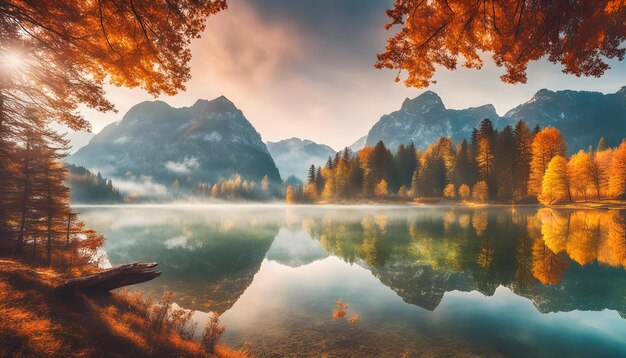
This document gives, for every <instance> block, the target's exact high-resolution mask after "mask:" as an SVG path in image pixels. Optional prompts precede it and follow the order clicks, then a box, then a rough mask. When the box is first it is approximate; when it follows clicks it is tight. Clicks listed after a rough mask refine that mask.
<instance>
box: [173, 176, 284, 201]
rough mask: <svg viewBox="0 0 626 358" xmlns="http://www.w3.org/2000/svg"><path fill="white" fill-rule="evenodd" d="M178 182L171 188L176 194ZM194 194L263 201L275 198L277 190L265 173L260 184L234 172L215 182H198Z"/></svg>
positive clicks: (213, 197)
mask: <svg viewBox="0 0 626 358" xmlns="http://www.w3.org/2000/svg"><path fill="white" fill-rule="evenodd" d="M179 187H180V184H179V183H178V180H176V181H174V183H173V184H172V190H173V192H174V194H175V195H176V194H177V193H178V191H179ZM196 189H197V192H196V194H199V195H200V196H204V197H210V198H212V199H220V200H253V201H264V200H271V199H276V198H278V197H279V196H278V195H279V191H278V189H277V188H276V186H275V185H272V183H271V182H270V179H269V177H268V176H267V175H265V176H264V177H263V179H262V180H261V183H260V184H257V183H256V182H255V181H253V180H250V181H248V180H245V179H242V178H241V175H239V174H235V175H234V176H233V177H232V178H230V179H227V180H219V181H217V182H216V183H198V185H197V187H196Z"/></svg>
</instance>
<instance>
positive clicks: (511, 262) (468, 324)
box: [76, 205, 626, 357]
mask: <svg viewBox="0 0 626 358" xmlns="http://www.w3.org/2000/svg"><path fill="white" fill-rule="evenodd" d="M76 210H77V211H79V212H80V213H81V217H82V218H83V219H84V220H85V222H86V223H87V225H88V226H89V227H91V228H93V229H96V230H97V231H98V232H99V233H101V234H103V235H105V236H106V237H107V238H108V240H107V243H106V246H105V251H106V254H107V257H108V260H109V261H110V263H111V264H112V265H118V264H123V263H128V262H131V261H148V262H150V261H155V262H158V263H159V268H160V270H161V271H162V272H163V274H162V276H161V277H159V278H157V279H155V280H153V281H150V282H147V283H144V284H141V285H138V286H137V288H138V289H140V290H142V291H144V292H146V293H149V294H151V295H152V296H154V297H155V298H158V297H160V296H161V295H162V294H163V292H164V291H167V290H170V291H175V292H176V297H175V301H176V303H177V304H178V305H180V306H181V307H185V308H190V309H194V310H197V311H198V312H196V314H195V315H194V318H195V319H196V320H197V321H198V322H199V323H200V324H203V322H204V321H206V319H207V317H208V312H213V311H214V312H220V313H221V314H222V318H221V320H222V323H224V324H225V326H226V328H227V331H226V333H225V334H224V336H223V337H222V341H223V342H224V343H226V344H228V345H231V346H233V347H235V348H237V347H241V346H243V345H244V344H245V343H248V344H249V346H250V350H251V352H253V353H255V354H257V355H258V356H261V357H266V356H267V357H269V356H276V357H279V356H320V355H324V354H327V355H328V356H330V357H346V356H354V357H363V356H383V357H400V356H402V355H403V354H404V353H408V356H420V357H427V356H493V357H498V356H526V357H528V356H532V357H541V356H546V357H547V356H568V357H576V356H581V357H589V356H595V357H618V356H621V357H625V356H626V230H625V225H624V219H625V216H626V213H624V212H618V211H593V210H578V211H572V210H568V211H559V210H553V209H547V208H542V209H537V208H517V209H511V208H509V207H496V208H488V209H484V208H483V209H472V208H459V207H415V206H290V207H286V206H283V205H191V206H183V205H181V206H175V205H171V206H158V205H155V206H148V205H146V206H117V207H115V206H112V207H78V208H76ZM339 300H341V301H342V303H343V304H344V305H347V307H343V309H340V310H338V306H337V301H339ZM333 313H334V316H335V317H334V316H333ZM344 313H345V316H344V317H340V316H342V315H343V314H344ZM335 318H337V319H335Z"/></svg>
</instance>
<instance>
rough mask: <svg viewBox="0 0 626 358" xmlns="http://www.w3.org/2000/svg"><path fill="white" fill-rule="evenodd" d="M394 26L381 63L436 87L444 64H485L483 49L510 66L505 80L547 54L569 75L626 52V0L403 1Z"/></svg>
mask: <svg viewBox="0 0 626 358" xmlns="http://www.w3.org/2000/svg"><path fill="white" fill-rule="evenodd" d="M387 15H388V16H389V18H390V19H391V21H390V23H389V24H388V25H387V27H386V28H387V29H388V30H389V29H391V28H393V27H394V26H395V25H399V26H401V27H402V29H401V30H400V31H399V32H397V33H396V34H395V35H394V36H392V37H390V38H389V39H388V40H387V48H386V50H385V52H384V53H382V54H379V55H378V61H377V62H376V67H377V68H388V69H396V70H398V71H399V72H398V77H397V78H396V81H399V80H400V76H399V74H400V71H402V70H406V71H407V73H408V75H407V78H406V79H405V81H404V82H405V84H406V85H407V86H413V87H419V88H422V87H428V86H429V85H430V84H431V83H435V81H433V76H434V74H435V72H436V70H437V67H438V66H440V67H443V68H447V69H450V70H453V69H456V67H457V64H458V62H459V60H462V61H464V62H463V66H464V67H467V68H475V69H480V68H481V67H482V66H483V59H482V58H481V53H482V52H488V53H490V54H491V56H492V58H493V61H494V63H495V64H496V65H497V66H499V67H504V68H505V69H506V73H505V74H504V75H502V76H501V77H500V78H501V79H502V81H504V82H507V83H526V79H527V78H526V69H527V67H528V64H529V63H530V62H532V61H537V60H539V59H540V58H542V57H546V58H547V59H548V60H549V61H550V62H553V63H561V64H562V65H563V72H564V73H568V74H573V75H576V76H594V77H599V76H601V75H602V74H604V72H605V71H606V70H607V69H608V68H609V65H608V64H607V62H606V59H613V58H617V59H619V60H623V58H624V53H625V52H626V49H624V48H620V45H621V44H622V42H623V41H624V40H626V2H625V1H624V0H597V1H588V0H485V1H465V0H432V1H423V0H396V1H395V3H394V6H393V9H390V10H388V11H387Z"/></svg>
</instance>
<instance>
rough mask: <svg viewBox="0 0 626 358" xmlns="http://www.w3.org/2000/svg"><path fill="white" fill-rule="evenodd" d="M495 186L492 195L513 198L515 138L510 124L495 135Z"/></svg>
mask: <svg viewBox="0 0 626 358" xmlns="http://www.w3.org/2000/svg"><path fill="white" fill-rule="evenodd" d="M494 153H495V155H494V166H493V167H494V175H495V188H494V190H493V191H492V195H495V196H496V197H497V198H498V199H499V200H507V201H510V200H511V199H513V178H514V169H515V139H514V136H513V129H512V128H511V126H505V127H504V128H503V129H502V131H500V132H499V133H498V134H497V135H496V145H495V150H494Z"/></svg>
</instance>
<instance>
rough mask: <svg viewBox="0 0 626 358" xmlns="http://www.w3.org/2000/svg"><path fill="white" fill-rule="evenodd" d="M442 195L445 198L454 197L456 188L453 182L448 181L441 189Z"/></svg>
mask: <svg viewBox="0 0 626 358" xmlns="http://www.w3.org/2000/svg"><path fill="white" fill-rule="evenodd" d="M443 196H444V197H446V198H447V199H454V198H455V197H456V188H455V187H454V184H452V183H450V184H448V185H446V187H445V189H443Z"/></svg>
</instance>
